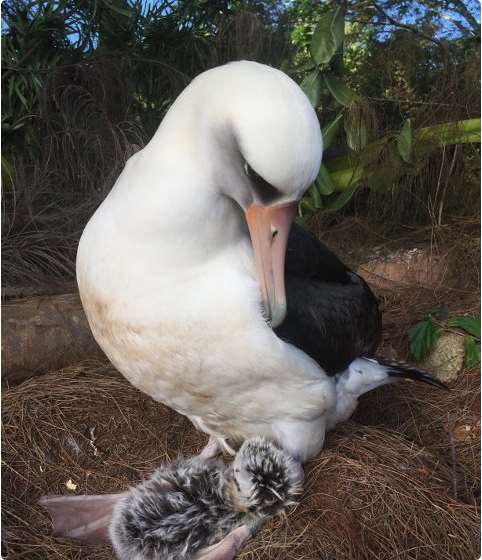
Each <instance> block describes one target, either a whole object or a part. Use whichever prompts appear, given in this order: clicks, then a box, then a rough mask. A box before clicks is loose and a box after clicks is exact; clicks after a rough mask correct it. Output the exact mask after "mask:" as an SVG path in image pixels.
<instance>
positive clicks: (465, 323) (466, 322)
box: [448, 316, 480, 338]
mask: <svg viewBox="0 0 482 560" xmlns="http://www.w3.org/2000/svg"><path fill="white" fill-rule="evenodd" d="M448 326H449V327H455V328H458V329H462V330H463V331H465V332H466V333H468V334H471V335H472V336H475V337H476V338H480V317H476V316H472V317H471V316H466V317H452V318H451V319H450V321H449V322H448Z"/></svg>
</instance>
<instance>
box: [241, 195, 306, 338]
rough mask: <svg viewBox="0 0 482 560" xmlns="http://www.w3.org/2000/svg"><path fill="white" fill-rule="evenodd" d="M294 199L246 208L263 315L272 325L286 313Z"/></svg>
mask: <svg viewBox="0 0 482 560" xmlns="http://www.w3.org/2000/svg"><path fill="white" fill-rule="evenodd" d="M297 205H298V203H297V202H291V203H288V204H281V205H279V206H270V207H268V208H263V207H262V206H258V205H256V204H251V206H249V208H248V209H247V211H246V221H247V223H248V228H249V234H250V236H251V243H252V245H253V249H254V254H255V259H256V271H257V275H258V281H259V284H260V288H261V298H262V302H263V306H264V309H265V313H266V319H267V320H268V322H269V323H270V324H271V326H272V327H273V328H275V327H277V326H278V325H280V324H281V323H282V322H283V319H284V318H285V315H286V293H285V279H284V267H285V255H286V245H287V243H288V235H289V232H290V228H291V224H292V222H293V219H294V217H295V214H296V207H297Z"/></svg>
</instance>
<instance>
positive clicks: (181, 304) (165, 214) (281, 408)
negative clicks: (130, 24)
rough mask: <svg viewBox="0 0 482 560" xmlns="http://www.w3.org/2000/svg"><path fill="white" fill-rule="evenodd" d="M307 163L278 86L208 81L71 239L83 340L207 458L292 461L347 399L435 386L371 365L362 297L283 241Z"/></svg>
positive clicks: (237, 66) (370, 299) (239, 79)
mask: <svg viewBox="0 0 482 560" xmlns="http://www.w3.org/2000/svg"><path fill="white" fill-rule="evenodd" d="M321 153H322V139H321V134H320V128H319V124H318V120H317V117H316V114H315V112H314V110H313V108H312V107H311V105H310V103H309V101H308V99H307V98H306V96H305V95H304V94H303V92H302V91H301V89H300V88H299V87H298V86H297V85H296V84H295V82H294V81H292V80H291V79H290V78H289V77H288V76H286V75H285V74H284V73H282V72H280V71H279V70H275V69H273V68H270V67H268V66H264V65H262V64H257V63H254V62H246V61H243V62H233V63H230V64H227V65H225V66H221V67H218V68H214V69H212V70H209V71H207V72H204V73H203V74H201V75H200V76H198V77H197V78H196V79H195V80H194V81H193V82H192V83H191V84H190V85H189V86H188V87H187V88H186V89H185V90H184V92H183V93H182V94H181V95H180V96H179V97H178V99H177V100H176V101H175V103H174V104H173V105H172V107H171V108H170V110H169V111H168V113H167V114H166V116H165V118H164V120H163V121H162V123H161V125H160V127H159V129H158V130H157V132H156V134H155V135H154V137H153V138H152V140H151V141H150V142H149V144H148V145H147V146H146V147H145V148H144V149H143V150H141V151H140V152H138V153H136V154H135V155H134V156H132V157H131V158H130V159H129V161H128V162H127V164H126V166H125V168H124V170H123V172H122V173H121V175H120V177H119V179H118V180H117V182H116V184H115V186H114V187H113V189H112V191H111V192H110V193H109V195H108V196H107V198H106V199H105V200H104V202H103V203H102V204H101V206H100V207H99V208H98V210H97V211H96V212H95V214H94V216H93V217H92V219H91V220H90V221H89V223H88V225H87V227H86V228H85V231H84V233H83V235H82V238H81V241H80V245H79V250H78V255H77V279H78V284H79V290H80V295H81V299H82V303H83V306H84V308H85V311H86V314H87V317H88V320H89V324H90V326H91V329H92V332H93V334H94V337H95V339H96V340H97V342H98V343H99V345H100V346H101V348H102V349H103V350H104V352H105V353H106V355H107V356H108V357H109V359H110V360H111V361H112V363H113V364H114V365H115V367H116V368H117V369H118V370H119V371H120V372H121V373H122V374H123V375H124V376H125V377H126V378H127V379H128V380H129V381H130V382H131V383H132V384H133V385H134V386H136V387H137V388H138V389H140V390H141V391H143V392H145V393H147V394H149V395H150V396H151V397H152V398H153V399H155V400H157V401H161V402H163V403H165V404H166V405H168V406H170V407H171V408H173V409H175V410H176V411H178V412H179V413H181V414H184V415H186V416H188V417H189V418H190V419H191V421H192V422H193V423H194V425H195V426H196V427H197V428H199V429H200V430H202V431H204V432H206V433H207V434H209V435H210V436H211V439H210V444H209V446H208V447H207V449H206V451H205V453H206V454H210V453H213V454H214V453H216V451H218V450H219V446H224V447H226V448H228V449H229V444H230V443H233V444H237V443H238V442H241V441H243V440H245V439H248V438H250V437H254V436H265V437H268V438H270V439H273V440H276V441H277V442H279V444H281V445H282V446H283V447H284V448H285V449H286V450H287V451H289V452H290V453H291V454H292V455H293V456H294V457H295V458H297V459H299V460H301V461H305V460H306V459H308V458H309V457H311V456H313V455H315V454H316V453H318V451H319V450H320V449H321V448H322V446H323V441H324V437H325V431H326V430H327V429H330V428H331V427H333V426H334V425H335V424H336V423H337V422H338V421H340V420H344V419H346V418H347V417H348V416H349V415H350V414H351V413H352V412H353V410H354V408H355V406H356V402H357V399H358V397H359V395H360V394H362V393H364V392H366V391H368V390H370V389H373V388H375V387H377V386H379V385H382V384H384V383H387V382H388V381H390V380H393V379H394V378H395V377H400V376H404V377H412V378H418V379H422V380H425V381H429V382H434V383H436V382H435V381H433V380H432V379H431V378H430V377H429V376H427V375H426V374H423V373H420V372H417V370H414V369H410V368H409V369H404V368H403V367H399V366H395V365H391V364H386V363H385V364H384V363H380V362H377V361H375V360H374V359H371V358H370V357H371V356H372V355H373V352H374V351H375V349H376V347H377V344H378V342H379V338H380V329H381V321H380V314H379V310H378V306H377V302H376V299H375V297H374V296H373V294H372V293H371V292H370V290H369V288H368V287H367V285H366V284H365V283H364V282H363V280H362V279H361V278H360V277H358V276H357V275H356V274H354V273H352V272H351V271H350V270H349V269H348V268H347V267H345V266H344V265H343V264H342V263H341V262H340V261H339V260H338V258H337V257H336V256H334V255H333V254H332V253H330V252H329V251H328V250H327V249H326V248H324V247H323V246H322V245H320V244H319V243H318V241H316V240H315V239H314V238H312V237H311V236H310V235H308V234H307V233H306V232H303V230H302V229H300V228H298V227H295V228H293V229H292V231H291V236H290V238H289V239H288V236H289V232H290V226H291V224H292V220H293V218H294V215H295V209H296V205H297V203H298V201H299V200H300V198H301V197H302V195H303V193H304V192H305V191H306V189H307V188H308V187H309V185H310V184H311V183H312V182H313V180H314V179H315V177H316V175H317V172H318V169H319V166H320V160H321ZM286 248H287V262H286V272H287V274H286V290H285V275H284V264H285V253H286ZM285 293H287V297H285ZM287 309H288V313H287V318H286V319H285V315H286V311H287Z"/></svg>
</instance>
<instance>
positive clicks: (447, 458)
mask: <svg viewBox="0 0 482 560" xmlns="http://www.w3.org/2000/svg"><path fill="white" fill-rule="evenodd" d="M478 386H479V382H478V375H477V374H476V373H475V372H473V373H470V372H465V373H464V374H463V375H462V376H461V377H460V378H459V380H458V381H457V383H456V385H455V387H454V388H453V390H452V391H451V392H450V393H445V392H442V391H437V390H435V389H433V388H431V387H425V386H422V387H421V386H418V385H415V384H409V383H400V384H397V385H393V386H390V387H387V388H382V389H380V390H378V391H376V392H373V393H372V394H371V395H368V398H364V399H363V402H362V403H361V406H360V407H359V411H358V412H357V413H356V415H355V418H354V419H353V420H352V421H351V422H349V423H347V424H345V425H343V426H341V427H339V428H338V429H337V430H336V431H334V432H332V433H331V434H329V436H328V438H327V442H326V448H325V450H324V451H323V452H322V453H321V454H320V456H319V457H318V458H317V459H315V460H313V461H311V462H310V463H309V464H308V465H307V469H306V471H307V479H306V482H305V491H304V494H303V496H302V498H301V500H300V504H299V505H298V506H297V507H295V508H293V509H292V510H290V511H289V512H288V513H287V515H286V516H283V517H279V518H276V519H274V520H273V521H272V522H271V523H269V524H268V525H267V526H266V527H265V528H264V529H263V531H261V533H260V534H259V535H258V536H257V537H256V538H255V539H254V540H253V541H252V542H251V543H250V545H249V547H248V548H246V549H245V551H243V553H242V555H241V556H242V557H243V558H246V559H250V558H253V559H255V558H256V559H283V558H290V559H297V558H299V559H307V560H308V559H313V560H314V559H316V560H320V559H333V558H354V559H358V558H360V559H362V558H367V559H368V558H370V559H372V558H377V559H382V558H383V559H385V558H386V559H392V558H395V557H397V558H400V559H409V558H410V559H426V558H436V559H437V560H438V559H447V560H449V559H450V560H456V559H460V560H462V559H463V560H466V559H467V558H476V557H478V555H479V551H478V547H479V534H478V533H479V526H480V524H479V510H478V503H477V500H478V495H479V486H478V484H479V482H478V481H479V479H480V474H479V464H480V454H479V447H478V442H479V437H480V422H479V423H477V420H478V403H479V397H478ZM466 427H469V428H470V429H469V430H467V428H466ZM205 443H206V437H205V436H204V435H201V434H199V433H198V432H196V431H195V429H194V428H193V427H192V426H191V424H190V422H189V421H188V420H187V419H186V418H184V417H182V416H179V415H178V414H176V413H175V412H173V411H171V410H169V409H168V408H166V407H164V406H163V405H161V404H158V403H156V402H154V401H152V400H151V399H150V398H149V397H147V396H145V395H143V394H142V393H140V392H139V391H137V390H136V389H134V388H133V387H132V386H130V385H129V384H128V383H127V381H125V380H124V379H123V378H121V377H120V376H119V375H118V374H117V373H116V372H115V370H113V368H112V367H110V366H108V365H105V364H99V363H84V364H83V365H81V366H78V367H75V368H70V369H66V370H63V371H58V372H52V373H49V374H47V375H44V376H42V377H36V378H33V379H31V380H29V381H26V382H24V383H22V384H21V385H19V386H17V387H13V388H10V389H7V390H5V391H4V395H3V490H4V494H3V539H2V540H3V546H4V555H5V556H6V555H8V558H11V559H13V558H29V559H60V558H62V559H65V558H69V559H81V558H94V557H95V558H97V559H99V560H102V559H107V558H112V552H111V549H110V547H108V546H105V547H96V548H92V547H81V546H79V545H77V544H75V543H72V542H69V541H66V540H57V539H54V538H52V537H51V536H50V521H49V519H48V515H47V514H46V512H45V511H44V510H43V509H42V508H41V507H40V506H38V505H37V501H38V499H39V498H40V496H42V495H43V494H51V493H56V494H58V493H62V494H68V493H76V494H83V493H105V492H115V491H117V490H124V489H125V488H126V487H127V486H128V485H130V484H134V483H137V482H139V481H140V480H141V479H142V478H144V477H146V476H148V475H149V474H150V473H151V472H152V471H153V470H154V468H155V467H156V466H157V465H158V464H159V463H160V462H162V461H169V460H172V459H173V458H174V457H176V456H178V455H179V454H184V455H190V454H193V453H196V452H198V451H199V450H200V449H201V447H202V446H203V445H204V444H205Z"/></svg>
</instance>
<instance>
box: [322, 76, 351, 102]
mask: <svg viewBox="0 0 482 560" xmlns="http://www.w3.org/2000/svg"><path fill="white" fill-rule="evenodd" d="M323 79H324V81H325V85H326V87H327V88H328V90H329V92H330V93H331V95H333V97H334V98H335V99H336V100H337V101H338V103H340V105H344V106H345V107H346V106H347V105H350V103H352V102H353V100H354V99H355V94H354V93H353V92H352V91H351V89H350V88H349V87H348V86H347V85H346V84H345V82H343V81H342V80H340V78H337V77H336V76H335V74H332V73H331V72H324V73H323Z"/></svg>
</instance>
